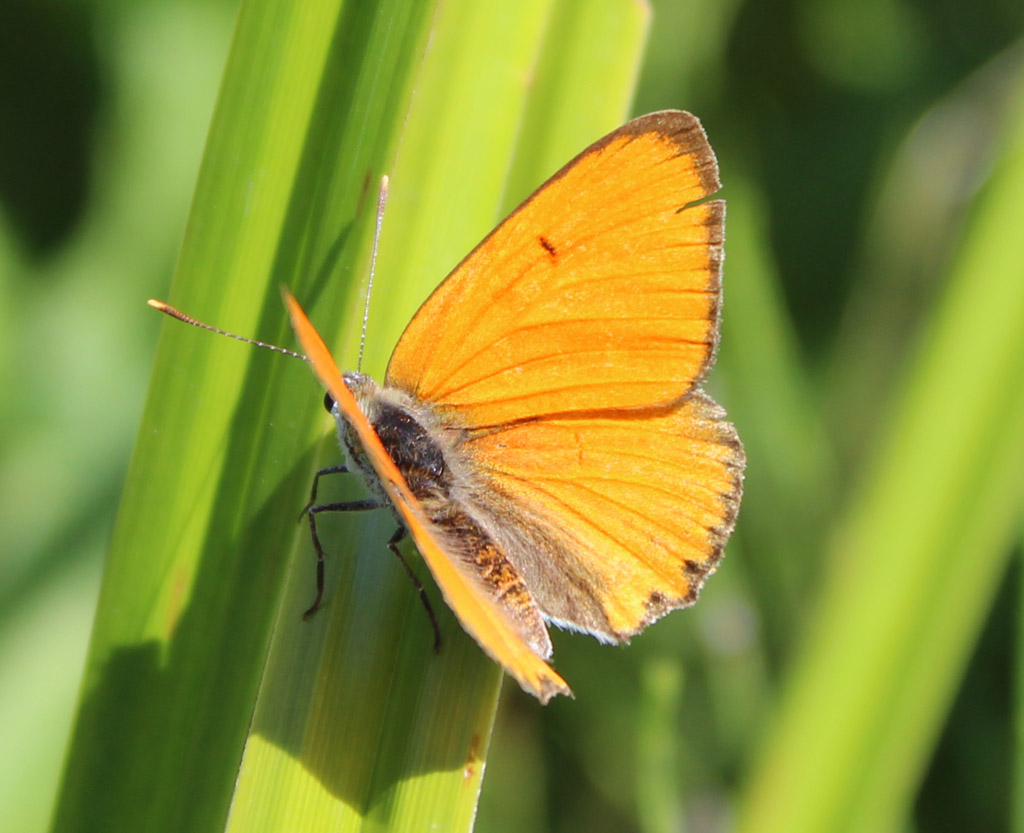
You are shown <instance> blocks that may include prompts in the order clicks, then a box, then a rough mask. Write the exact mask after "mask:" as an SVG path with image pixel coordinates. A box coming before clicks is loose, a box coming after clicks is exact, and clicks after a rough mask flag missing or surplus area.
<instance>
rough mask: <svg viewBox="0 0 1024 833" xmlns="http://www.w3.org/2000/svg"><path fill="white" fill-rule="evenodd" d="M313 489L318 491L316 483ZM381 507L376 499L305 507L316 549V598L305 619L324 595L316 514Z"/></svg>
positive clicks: (322, 565)
mask: <svg viewBox="0 0 1024 833" xmlns="http://www.w3.org/2000/svg"><path fill="white" fill-rule="evenodd" d="M329 471H330V469H324V471H323V472H318V473H317V476H319V475H320V474H323V473H324V472H329ZM314 482H315V481H314ZM313 491H314V493H315V492H316V486H315V485H314V487H313ZM379 508H380V503H378V502H377V501H375V500H350V501H349V502H348V503H321V504H318V505H316V506H308V507H307V508H306V509H305V512H306V516H307V517H308V518H309V534H310V536H311V537H312V538H313V549H315V550H316V598H315V599H314V600H313V604H311V605H310V606H309V610H307V611H306V612H305V613H303V614H302V618H303V619H308V618H309V617H310V616H312V615H313V614H314V613H316V611H317V608H318V607H320V600H321V599H323V597H324V558H325V557H326V556H325V555H324V548H323V544H321V543H320V536H319V535H318V534H317V531H316V516H317V515H319V514H320V513H321V512H366V511H369V510H370V509H379Z"/></svg>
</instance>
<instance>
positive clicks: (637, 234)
mask: <svg viewBox="0 0 1024 833" xmlns="http://www.w3.org/2000/svg"><path fill="white" fill-rule="evenodd" d="M719 187H720V186H719V181H718V167H717V164H716V162H715V157H714V153H713V152H712V150H711V148H710V146H709V145H708V143H707V139H706V138H705V135H704V131H703V130H702V128H701V126H700V123H699V122H698V121H697V119H696V118H694V117H693V116H691V115H690V114H689V113H683V112H678V111H666V112H662V113H652V114H650V115H647V116H643V117H641V118H638V119H635V120H634V121H631V122H629V123H628V124H626V125H624V126H623V127H621V128H619V129H618V130H616V131H615V132H613V133H611V134H609V135H608V136H606V137H605V138H604V139H601V140H600V141H598V142H596V143H595V144H593V145H591V146H590V147H589V148H587V149H586V150H585V151H583V153H581V154H580V155H579V156H578V157H576V159H574V160H573V161H572V162H570V163H569V164H568V165H566V166H565V167H564V168H562V170H561V171H559V172H558V173H557V174H555V175H554V176H553V177H552V178H551V179H550V180H548V181H547V182H546V183H545V184H544V185H542V186H541V187H540V188H539V189H538V190H537V191H536V192H535V193H534V194H533V196H531V197H530V198H529V199H528V200H527V201H526V202H525V203H523V205H521V206H520V207H519V208H518V209H516V211H514V212H513V213H512V214H511V215H510V216H509V217H508V218H507V219H506V220H505V221H504V222H503V223H502V224H501V225H500V226H498V228H497V229H495V231H494V232H492V233H491V235H490V236H489V237H487V238H486V239H485V240H484V241H483V242H482V243H481V244H480V245H479V246H477V248H476V249H475V250H474V251H473V252H472V253H471V254H470V255H469V256H468V257H467V258H466V259H465V260H464V261H463V262H462V263H461V264H460V265H459V266H458V267H457V268H456V269H455V271H454V272H453V273H452V274H451V275H450V276H449V277H448V278H447V279H446V280H445V281H444V282H443V283H442V284H441V285H440V286H439V287H438V288H437V290H436V291H435V292H434V293H433V294H432V295H431V296H430V298H429V299H428V300H427V301H426V303H424V304H423V306H422V307H421V308H420V310H419V312H417V314H416V316H415V317H414V318H413V320H412V322H411V323H410V324H409V327H408V328H407V329H406V331H405V333H404V334H403V335H402V338H401V339H400V341H399V342H398V346H397V347H396V348H395V352H394V354H393V355H392V357H391V362H390V364H389V365H388V372H387V376H386V378H385V383H386V384H387V385H391V386H394V387H398V388H400V389H402V390H404V391H406V392H407V393H409V394H411V395H412V396H414V397H416V398H417V399H420V400H422V401H424V402H429V403H431V404H433V405H434V406H435V407H437V408H438V409H439V410H440V411H442V412H455V413H457V418H456V421H457V422H458V423H459V424H462V425H468V426H482V425H499V424H504V423H508V422H511V421H514V420H522V419H529V418H533V417H537V416H548V415H551V414H559V413H565V412H570V411H579V410H585V409H595V408H601V409H607V408H632V407H641V406H650V405H652V404H656V403H668V402H672V401H675V400H678V399H679V398H680V397H681V396H682V395H683V394H685V393H686V392H687V391H688V390H690V389H691V388H692V387H693V386H694V385H695V384H696V383H697V382H699V381H700V379H701V378H702V377H703V375H704V373H705V372H706V370H707V368H708V366H709V365H710V363H711V361H712V360H713V356H714V351H715V347H716V344H717V338H718V308H719V299H720V272H721V261H722V242H723V223H724V213H725V207H724V203H722V202H721V201H707V202H703V203H697V204H694V203H695V201H698V200H701V199H703V198H704V197H706V196H708V195H709V194H711V193H714V192H715V191H717V190H718V188H719Z"/></svg>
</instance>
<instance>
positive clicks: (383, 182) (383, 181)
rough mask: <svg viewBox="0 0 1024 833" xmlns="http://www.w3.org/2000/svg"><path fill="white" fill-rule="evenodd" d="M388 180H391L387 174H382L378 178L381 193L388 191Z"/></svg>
mask: <svg viewBox="0 0 1024 833" xmlns="http://www.w3.org/2000/svg"><path fill="white" fill-rule="evenodd" d="M389 182H391V178H390V177H389V176H388V175H387V174H384V175H383V176H381V178H380V191H381V193H382V194H386V193H387V192H388V183H389Z"/></svg>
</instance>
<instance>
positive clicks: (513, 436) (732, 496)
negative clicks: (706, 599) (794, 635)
mask: <svg viewBox="0 0 1024 833" xmlns="http://www.w3.org/2000/svg"><path fill="white" fill-rule="evenodd" d="M466 451H467V453H468V454H469V455H470V456H471V458H472V459H473V460H474V462H475V463H476V464H478V465H479V466H480V469H481V471H482V472H483V473H484V474H485V475H487V477H488V480H489V485H490V487H491V490H489V491H488V492H486V493H485V494H490V495H493V497H491V498H484V499H485V500H495V501H498V502H499V506H500V505H505V506H514V511H515V514H516V516H517V522H518V523H520V524H528V525H530V526H531V527H532V528H534V529H536V530H538V532H539V535H537V536H535V538H539V539H540V540H542V541H548V542H551V543H550V544H547V545H543V546H541V547H537V546H533V547H520V548H518V549H517V550H516V551H515V552H514V553H513V555H514V559H513V560H514V562H515V564H516V567H517V568H518V569H519V570H520V572H521V573H522V574H523V578H524V579H525V581H526V585H527V586H528V587H529V588H530V592H531V594H532V595H533V597H534V599H535V600H536V602H537V604H538V606H539V607H540V609H541V612H542V613H544V615H545V617H546V618H548V619H549V620H551V621H553V622H555V623H556V624H559V625H562V626H563V627H569V628H573V629H575V630H582V631H586V632H588V633H592V634H593V635H595V636H597V637H598V638H599V639H604V640H606V641H621V640H624V639H627V638H629V637H630V636H632V635H633V634H635V633H637V632H638V631H640V630H642V629H643V628H644V627H645V626H647V625H649V624H650V623H651V622H653V621H654V620H655V619H657V618H659V617H660V616H662V615H663V614H665V613H667V612H668V611H670V610H673V609H675V608H678V607H684V606H686V605H689V604H692V603H693V602H694V601H696V598H697V593H698V592H699V590H700V588H701V585H702V584H703V582H704V579H705V577H706V576H707V575H709V574H710V573H711V572H713V571H714V568H715V565H716V564H717V562H718V560H719V558H720V557H721V553H722V549H723V547H724V545H725V541H726V540H727V539H728V537H729V534H730V533H731V532H732V528H733V524H734V521H735V517H736V512H737V510H738V509H739V503H740V496H741V492H742V482H743V481H742V478H743V467H744V464H745V458H744V454H743V448H742V446H741V445H740V441H739V438H738V437H737V435H736V430H735V429H734V428H733V426H732V425H731V424H730V423H729V422H727V421H725V412H724V411H723V410H722V409H721V408H720V407H719V406H718V405H716V404H715V403H714V402H713V401H712V400H711V399H710V398H708V397H707V396H706V395H705V394H704V393H703V392H701V391H700V390H699V389H698V390H696V391H694V392H693V393H692V394H691V395H690V396H689V397H687V398H686V399H685V400H684V401H682V402H681V403H677V404H674V405H671V406H668V407H661V408H657V409H642V410H637V411H625V412H619V413H617V414H616V413H610V412H603V413H600V414H594V413H590V414H581V415H571V416H565V417H552V418H547V419H543V420H537V421H531V422H523V423H518V424H516V425H512V426H508V427H506V428H503V429H501V430H498V431H485V432H481V433H480V434H479V435H478V436H476V437H474V438H472V439H469V440H468V441H467V443H466Z"/></svg>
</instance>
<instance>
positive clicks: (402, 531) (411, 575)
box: [388, 526, 441, 654]
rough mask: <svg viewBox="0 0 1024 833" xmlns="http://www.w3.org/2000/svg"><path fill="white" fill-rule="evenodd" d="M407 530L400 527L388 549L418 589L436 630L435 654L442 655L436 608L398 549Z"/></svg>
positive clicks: (432, 625)
mask: <svg viewBox="0 0 1024 833" xmlns="http://www.w3.org/2000/svg"><path fill="white" fill-rule="evenodd" d="M405 535H406V528H405V527H404V526H400V527H398V529H396V530H395V534H394V535H392V536H391V540H390V541H388V549H390V550H391V552H393V553H394V554H395V555H396V556H397V557H398V560H399V561H400V562H401V564H402V566H403V567H404V568H405V572H406V575H408V576H409V581H411V582H412V585H413V587H415V588H416V592H417V593H419V594H420V601H421V602H422V603H423V608H424V609H425V610H426V611H427V616H429V617H430V624H431V627H433V629H434V653H435V654H439V653H441V628H440V627H439V626H438V624H437V617H436V616H435V615H434V608H432V607H431V606H430V599H429V598H428V597H427V591H426V590H424V589H423V584H422V582H420V580H419V579H418V578H417V577H416V573H414V572H413V571H412V567H410V566H409V562H408V561H406V560H405V558H404V557H403V555H402V553H401V551H400V550H399V549H398V542H399V541H401V540H402V539H403V538H405Z"/></svg>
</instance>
